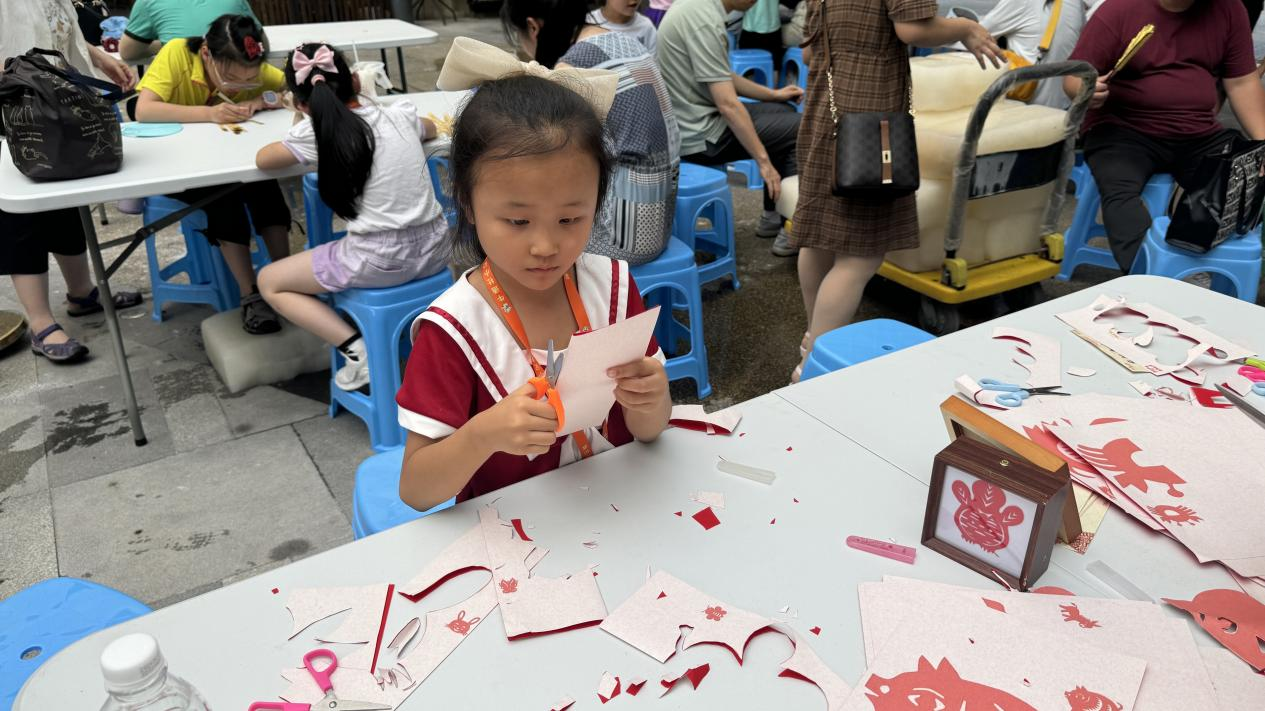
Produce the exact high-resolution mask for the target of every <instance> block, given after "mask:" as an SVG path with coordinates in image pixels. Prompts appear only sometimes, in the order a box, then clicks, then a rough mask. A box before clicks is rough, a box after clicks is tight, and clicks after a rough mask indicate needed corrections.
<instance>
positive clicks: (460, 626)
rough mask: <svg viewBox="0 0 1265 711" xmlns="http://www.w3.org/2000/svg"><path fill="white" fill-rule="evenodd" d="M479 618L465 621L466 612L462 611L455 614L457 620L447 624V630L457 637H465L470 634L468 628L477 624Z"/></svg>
mask: <svg viewBox="0 0 1265 711" xmlns="http://www.w3.org/2000/svg"><path fill="white" fill-rule="evenodd" d="M479 620H480V618H478V617H475V618H473V619H469V620H467V619H466V611H465V610H462V611H461V612H458V613H457V618H456V619H455V620H453V621H452V622H449V623H448V629H450V630H452V631H453V632H456V633H457V634H459V635H462V636H465V635H467V634H469V633H470V628H471V627H473V626H474V625H477V624H478V623H479Z"/></svg>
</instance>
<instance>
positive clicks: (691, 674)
mask: <svg viewBox="0 0 1265 711" xmlns="http://www.w3.org/2000/svg"><path fill="white" fill-rule="evenodd" d="M711 670H712V665H710V664H702V665H700V666H697V667H693V668H691V669H686V670H685V672H684V673H683V674H681V675H680V676H678V677H675V678H673V677H665V678H664V679H662V680H661V681H660V682H659V683H660V684H662V685H663V693H664V694H666V693H668V692H669V691H671V690H672V688H673V687H674V686H676V685H677V682H679V681H681V680H682V679H688V680H689V682H690V684H691V685H692V686H693V687H694V688H695V689H697V688H698V685H699V684H702V683H703V678H704V677H706V676H707V673H708V672H710V671H711Z"/></svg>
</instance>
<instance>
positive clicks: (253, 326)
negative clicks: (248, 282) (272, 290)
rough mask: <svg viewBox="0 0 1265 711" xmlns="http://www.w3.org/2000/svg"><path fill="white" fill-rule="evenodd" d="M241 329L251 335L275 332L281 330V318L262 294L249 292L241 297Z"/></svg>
mask: <svg viewBox="0 0 1265 711" xmlns="http://www.w3.org/2000/svg"><path fill="white" fill-rule="evenodd" d="M242 329H243V330H245V331H246V333H249V334H251V335H252V336H260V335H263V334H265V333H276V332H277V331H280V330H281V319H280V318H279V317H278V316H277V312H276V311H273V310H272V307H271V306H269V305H268V302H267V301H264V297H263V296H261V295H259V294H258V293H255V294H251V295H250V296H247V297H245V298H243V299H242Z"/></svg>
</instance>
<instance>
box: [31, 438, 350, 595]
mask: <svg viewBox="0 0 1265 711" xmlns="http://www.w3.org/2000/svg"><path fill="white" fill-rule="evenodd" d="M53 510H54V512H55V517H56V520H57V523H58V536H57V552H58V555H59V559H60V561H61V570H62V573H63V574H66V575H79V576H82V575H85V574H91V575H92V578H93V579H94V580H97V581H99V582H101V583H104V584H106V585H116V586H118V585H121V586H124V587H125V589H127V590H128V591H129V592H130V593H131V594H133V595H136V596H137V597H138V598H140V599H142V600H145V601H146V602H152V601H159V600H168V599H174V596H178V595H180V594H181V593H184V592H187V591H193V590H197V589H199V588H201V587H202V586H207V585H212V584H217V583H218V582H219V581H221V580H223V579H224V578H226V577H229V576H231V575H235V574H238V573H240V572H243V568H245V567H246V566H245V565H244V563H243V561H253V562H257V563H260V564H265V563H268V562H270V561H273V560H286V559H289V558H293V557H295V556H297V555H303V554H306V553H308V552H315V551H319V550H325V549H327V548H330V547H332V546H335V545H338V544H341V543H344V542H346V541H349V540H351V527H350V526H349V525H348V524H347V521H346V520H345V519H344V518H343V515H342V514H341V513H340V512H339V510H338V507H337V506H336V505H335V503H334V500H333V498H332V497H331V496H330V495H329V492H328V491H327V490H326V488H325V485H324V483H323V482H322V481H321V478H320V475H319V474H317V472H316V467H315V466H313V464H312V462H311V460H310V459H309V458H308V456H307V453H306V452H305V451H304V450H303V446H302V444H301V443H300V442H299V438H298V436H297V435H296V434H295V433H294V431H293V430H292V429H290V428H289V427H282V428H278V429H274V430H271V431H269V432H264V433H260V434H257V435H252V436H250V437H243V438H240V439H236V440H233V441H231V442H222V443H220V444H214V445H211V446H208V447H203V448H202V449H198V450H195V451H192V452H186V453H182V454H177V455H174V456H171V457H168V458H166V459H163V460H161V461H156V462H150V463H148V464H144V465H141V466H138V467H134V468H132V469H127V470H123V471H116V472H114V473H113V474H109V475H107V476H100V477H96V478H94V479H89V480H86V481H81V482H78V483H75V484H71V485H68V486H63V487H58V488H55V489H53Z"/></svg>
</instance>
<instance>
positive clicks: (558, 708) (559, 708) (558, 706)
mask: <svg viewBox="0 0 1265 711" xmlns="http://www.w3.org/2000/svg"><path fill="white" fill-rule="evenodd" d="M574 705H575V699H573V698H571V697H570V696H564V697H562V698H561V699H558V702H557V703H555V704H554V705H553V706H550V707H549V711H567V709H569V708H571V707H572V706H574Z"/></svg>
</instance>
